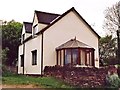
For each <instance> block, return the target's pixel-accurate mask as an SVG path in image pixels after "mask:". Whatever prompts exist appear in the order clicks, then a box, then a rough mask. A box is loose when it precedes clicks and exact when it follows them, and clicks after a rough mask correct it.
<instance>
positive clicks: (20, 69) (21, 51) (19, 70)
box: [18, 45, 23, 74]
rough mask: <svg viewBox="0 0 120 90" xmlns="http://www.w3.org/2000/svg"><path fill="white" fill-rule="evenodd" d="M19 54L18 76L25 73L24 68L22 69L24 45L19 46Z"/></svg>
mask: <svg viewBox="0 0 120 90" xmlns="http://www.w3.org/2000/svg"><path fill="white" fill-rule="evenodd" d="M18 49H19V52H18V74H22V73H23V68H22V67H21V57H20V55H22V54H23V45H20V46H19V48H18Z"/></svg>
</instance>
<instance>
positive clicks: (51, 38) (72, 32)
mask: <svg viewBox="0 0 120 90" xmlns="http://www.w3.org/2000/svg"><path fill="white" fill-rule="evenodd" d="M75 36H76V38H77V40H79V41H81V42H83V43H85V44H87V45H89V46H91V47H93V48H94V49H95V60H96V59H97V60H98V61H96V62H95V66H96V67H99V52H98V37H97V36H96V34H94V33H93V32H92V31H91V30H90V28H89V27H88V26H87V25H86V24H85V23H84V22H83V21H82V19H80V18H79V17H78V15H77V14H76V13H75V12H73V11H71V12H70V13H68V14H67V15H66V16H64V17H63V18H62V19H61V20H59V21H58V22H57V23H55V24H54V25H52V26H51V27H50V28H48V29H47V30H46V31H45V32H44V43H43V46H44V59H43V60H44V64H43V65H44V66H48V65H51V66H52V65H55V64H56V51H55V48H56V47H58V46H60V45H61V44H63V43H65V42H67V41H68V40H70V39H73V38H75Z"/></svg>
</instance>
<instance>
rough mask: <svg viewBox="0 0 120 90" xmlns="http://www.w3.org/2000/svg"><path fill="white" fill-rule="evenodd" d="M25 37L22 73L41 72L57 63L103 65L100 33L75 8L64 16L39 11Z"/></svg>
mask: <svg viewBox="0 0 120 90" xmlns="http://www.w3.org/2000/svg"><path fill="white" fill-rule="evenodd" d="M21 36H22V40H21V45H19V54H18V74H37V75H40V74H42V73H43V70H44V67H45V66H54V65H61V66H64V65H73V66H76V65H79V66H95V67H99V51H98V40H99V38H100V36H99V35H98V34H97V33H96V32H95V31H94V30H93V29H92V28H91V26H90V25H89V24H88V23H87V22H86V21H85V20H84V19H83V18H82V17H81V15H80V14H79V13H78V12H77V11H76V10H75V9H74V8H71V9H69V10H68V11H66V12H65V13H63V14H62V15H59V14H53V13H47V12H41V11H35V13H34V18H33V22H32V23H29V22H24V23H23V31H22V35H21Z"/></svg>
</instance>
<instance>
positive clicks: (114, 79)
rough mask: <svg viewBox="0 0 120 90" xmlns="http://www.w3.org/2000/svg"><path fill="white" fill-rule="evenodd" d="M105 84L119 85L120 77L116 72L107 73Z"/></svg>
mask: <svg viewBox="0 0 120 90" xmlns="http://www.w3.org/2000/svg"><path fill="white" fill-rule="evenodd" d="M106 82H107V85H108V86H110V87H116V88H117V87H120V79H119V77H118V75H117V74H115V73H114V74H112V75H108V76H107V77H106Z"/></svg>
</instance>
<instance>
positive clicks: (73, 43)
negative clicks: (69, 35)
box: [56, 38, 92, 50]
mask: <svg viewBox="0 0 120 90" xmlns="http://www.w3.org/2000/svg"><path fill="white" fill-rule="evenodd" d="M66 48H92V47H90V46H88V45H87V44H85V43H83V42H80V41H78V40H76V38H75V39H71V40H69V41H67V42H66V43H64V44H62V45H60V46H59V47H57V48H56V50H60V49H66Z"/></svg>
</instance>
